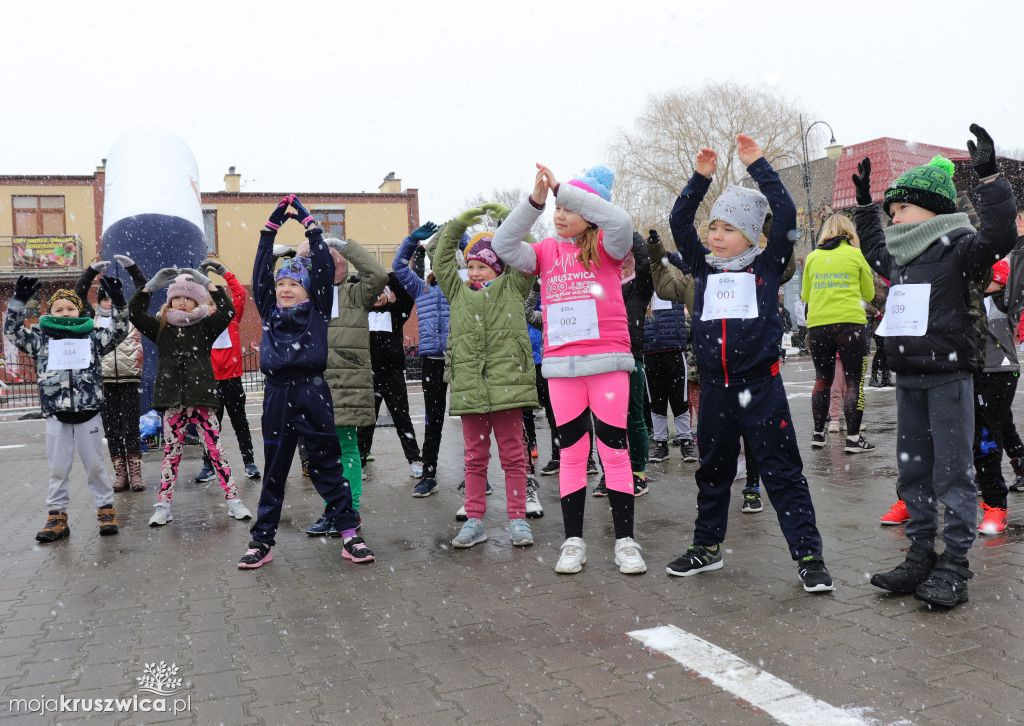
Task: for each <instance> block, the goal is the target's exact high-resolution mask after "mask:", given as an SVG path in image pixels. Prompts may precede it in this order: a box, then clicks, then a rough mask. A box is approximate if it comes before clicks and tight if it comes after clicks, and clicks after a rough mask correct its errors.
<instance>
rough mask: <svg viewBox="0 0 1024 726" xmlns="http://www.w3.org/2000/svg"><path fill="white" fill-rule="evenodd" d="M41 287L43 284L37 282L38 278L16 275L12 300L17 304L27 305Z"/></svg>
mask: <svg viewBox="0 0 1024 726" xmlns="http://www.w3.org/2000/svg"><path fill="white" fill-rule="evenodd" d="M42 287H43V283H41V282H39V278H38V277H29V276H28V275H18V280H17V281H16V282H15V283H14V299H15V300H17V301H18V302H22V303H27V302H28V301H29V300H31V299H32V296H33V295H35V294H36V293H37V292H39V291H40V290H41V289H42Z"/></svg>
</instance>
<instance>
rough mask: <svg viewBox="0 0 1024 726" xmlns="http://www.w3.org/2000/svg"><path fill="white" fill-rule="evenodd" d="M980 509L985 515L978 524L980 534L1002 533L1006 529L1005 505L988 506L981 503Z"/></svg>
mask: <svg viewBox="0 0 1024 726" xmlns="http://www.w3.org/2000/svg"><path fill="white" fill-rule="evenodd" d="M981 509H982V511H984V512H985V516H984V517H982V518H981V523H980V524H978V532H979V533H980V534H1002V533H1003V532H1005V531H1006V507H990V506H988V505H987V504H984V503H982V505H981Z"/></svg>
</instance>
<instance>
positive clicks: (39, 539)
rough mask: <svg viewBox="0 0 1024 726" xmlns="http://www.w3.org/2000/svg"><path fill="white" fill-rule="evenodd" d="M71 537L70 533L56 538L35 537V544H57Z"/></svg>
mask: <svg viewBox="0 0 1024 726" xmlns="http://www.w3.org/2000/svg"><path fill="white" fill-rule="evenodd" d="M70 536H71V532H65V533H64V534H58V535H57V536H56V537H52V538H51V537H40V536H39V535H36V542H42V543H43V544H50V543H51V542H58V541H60V540H62V539H67V538H68V537H70Z"/></svg>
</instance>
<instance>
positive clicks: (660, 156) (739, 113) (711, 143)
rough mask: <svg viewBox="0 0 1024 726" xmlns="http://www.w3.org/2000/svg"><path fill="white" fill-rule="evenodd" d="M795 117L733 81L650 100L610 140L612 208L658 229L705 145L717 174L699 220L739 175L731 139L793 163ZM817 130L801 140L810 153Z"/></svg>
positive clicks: (779, 102) (773, 98)
mask: <svg viewBox="0 0 1024 726" xmlns="http://www.w3.org/2000/svg"><path fill="white" fill-rule="evenodd" d="M799 114H800V110H799V109H798V108H797V107H796V106H795V105H794V104H793V103H791V102H790V101H788V100H786V99H784V98H782V97H781V96H779V95H777V94H774V93H771V92H768V91H764V90H761V89H757V88H751V87H749V86H742V85H739V84H735V83H709V84H707V85H705V86H703V87H701V88H699V89H697V90H694V91H671V92H669V93H665V94H663V95H658V96H652V97H651V98H650V99H649V100H648V102H647V105H646V107H645V108H644V110H643V112H642V113H641V114H640V116H639V118H637V120H636V123H635V125H634V130H633V131H625V130H623V131H621V132H620V133H619V134H618V136H617V137H616V138H614V139H613V140H612V142H611V149H610V151H611V158H612V160H613V164H614V167H615V171H616V177H617V178H616V181H615V190H614V195H615V197H614V198H615V203H616V204H618V205H620V206H621V207H623V208H624V209H625V210H626V211H628V212H629V213H630V214H631V215H632V217H633V223H634V226H635V227H636V228H637V229H640V230H644V229H647V228H648V227H660V228H662V229H663V230H664V228H665V227H666V226H667V222H668V215H669V212H670V210H671V209H672V204H673V203H674V202H675V199H676V197H677V196H678V195H679V191H680V190H681V189H682V188H683V186H684V185H685V184H686V181H687V180H688V179H689V178H690V176H691V175H692V174H693V159H694V157H695V156H696V155H697V152H698V151H699V150H700V149H701V148H703V147H709V148H712V149H714V150H715V151H717V152H718V171H717V173H716V174H715V178H714V179H713V180H712V183H711V189H710V190H709V192H708V195H707V197H706V198H705V201H704V203H703V205H702V207H701V211H700V213H698V219H704V218H706V216H707V214H708V213H709V211H710V209H711V204H713V203H714V200H715V199H716V198H717V197H718V195H719V194H720V193H721V192H722V190H723V189H724V188H725V187H726V185H728V184H734V183H736V181H737V180H739V179H741V178H743V177H745V176H747V173H746V170H745V169H744V168H743V165H742V164H741V163H740V161H739V157H738V156H737V154H736V135H737V134H739V133H741V132H742V133H746V134H750V135H751V136H753V137H754V138H755V139H757V141H758V143H759V144H761V148H763V149H764V153H765V158H767V159H768V160H769V161H771V160H772V159H774V158H775V157H777V156H779V155H781V154H790V155H792V156H793V157H795V158H796V159H801V158H802V152H801V144H800V141H801V134H802V132H803V130H802V129H801V127H800V120H799ZM817 130H818V129H815V132H812V138H810V139H809V140H808V141H809V146H810V148H820V145H819V144H818V143H817V139H816V138H814V136H815V133H816V132H817ZM792 163H794V162H793V160H790V161H787V162H784V163H782V164H781V166H789V165H791V164H792Z"/></svg>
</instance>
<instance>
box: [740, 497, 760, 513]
mask: <svg viewBox="0 0 1024 726" xmlns="http://www.w3.org/2000/svg"><path fill="white" fill-rule="evenodd" d="M762 509H764V504H762V503H761V492H743V510H742V511H743V512H745V513H746V514H754V513H756V512H760V511H761V510H762Z"/></svg>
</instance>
